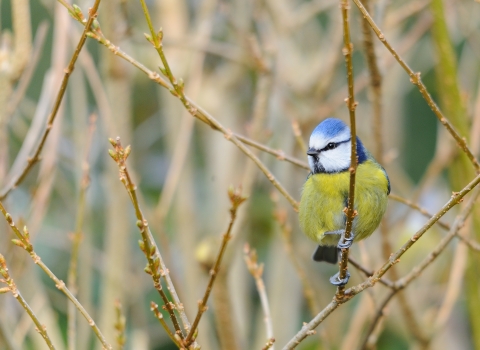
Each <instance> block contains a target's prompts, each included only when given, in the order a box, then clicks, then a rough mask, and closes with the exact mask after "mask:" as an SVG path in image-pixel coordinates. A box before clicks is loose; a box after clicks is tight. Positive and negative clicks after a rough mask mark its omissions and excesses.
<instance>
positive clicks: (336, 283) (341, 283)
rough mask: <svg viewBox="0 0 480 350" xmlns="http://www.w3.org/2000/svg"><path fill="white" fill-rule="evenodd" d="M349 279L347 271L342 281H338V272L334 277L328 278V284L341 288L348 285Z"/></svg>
mask: <svg viewBox="0 0 480 350" xmlns="http://www.w3.org/2000/svg"><path fill="white" fill-rule="evenodd" d="M349 279H350V272H348V271H347V274H346V275H345V278H344V279H340V272H337V273H336V274H335V275H333V276H332V277H330V283H331V284H333V285H334V286H337V287H343V286H344V285H346V284H347V283H348V280H349Z"/></svg>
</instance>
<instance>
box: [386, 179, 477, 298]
mask: <svg viewBox="0 0 480 350" xmlns="http://www.w3.org/2000/svg"><path fill="white" fill-rule="evenodd" d="M477 177H478V176H477ZM479 194H480V190H479V189H478V188H477V189H475V191H473V193H472V196H471V197H470V199H469V200H468V202H467V204H466V205H465V208H464V209H463V210H462V211H461V212H460V214H458V215H457V217H456V218H455V221H454V222H453V224H452V227H451V228H450V231H449V232H448V234H447V235H446V236H445V237H443V239H442V240H441V241H440V243H439V244H438V245H437V246H436V247H435V249H434V250H433V251H432V252H430V254H428V256H427V257H426V258H425V259H424V260H423V261H422V262H421V263H420V264H419V265H417V266H416V267H414V268H413V269H412V270H411V271H410V272H409V273H408V274H407V275H406V276H404V277H403V278H401V279H400V280H398V281H396V282H395V286H396V287H397V288H402V289H403V288H405V287H406V286H407V285H408V284H409V283H410V282H411V281H412V280H413V279H415V278H417V277H418V276H419V275H420V273H421V272H422V271H423V270H425V269H426V268H427V267H428V266H429V265H430V264H431V263H432V262H433V261H434V260H435V259H436V258H437V257H438V256H439V255H440V253H441V252H442V251H443V250H444V249H445V248H446V247H447V245H448V243H450V241H451V240H452V239H453V238H454V237H455V236H456V235H458V231H459V230H460V229H461V228H462V227H463V225H464V223H465V220H466V219H467V217H468V215H469V214H470V213H471V211H472V209H473V205H474V204H475V201H476V200H477V198H478V195H479Z"/></svg>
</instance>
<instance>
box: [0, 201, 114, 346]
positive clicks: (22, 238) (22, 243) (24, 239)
mask: <svg viewBox="0 0 480 350" xmlns="http://www.w3.org/2000/svg"><path fill="white" fill-rule="evenodd" d="M0 211H1V212H2V214H3V216H4V217H5V220H6V221H7V223H8V225H9V226H10V227H11V228H12V230H13V233H14V234H15V235H16V236H17V239H13V240H12V242H13V243H14V244H15V245H17V246H19V247H20V248H22V249H24V250H25V251H27V252H28V253H29V254H30V257H31V258H32V260H33V262H34V263H35V264H37V265H38V266H40V268H41V269H42V270H43V272H45V273H46V274H47V276H48V277H50V279H52V280H53V281H54V282H55V286H56V287H57V288H58V289H59V290H61V291H62V292H63V294H65V295H66V296H67V298H68V299H70V301H71V302H72V303H73V304H74V305H75V307H76V308H77V309H78V311H80V313H81V314H82V315H83V317H84V318H85V319H86V320H87V322H88V324H89V325H90V327H92V329H93V332H94V333H95V335H96V336H97V338H98V339H99V340H100V342H101V343H102V345H103V347H104V348H105V349H108V350H111V349H112V346H111V345H110V344H109V343H107V340H106V339H105V337H104V336H103V334H102V332H101V331H100V329H99V328H98V327H97V325H96V324H95V321H94V320H93V319H92V317H91V316H90V315H89V314H88V312H87V310H85V308H84V307H83V305H82V304H80V302H79V301H78V300H77V299H76V298H75V296H74V295H73V293H72V292H71V291H70V290H69V289H68V288H67V287H66V286H65V282H63V281H62V280H60V279H58V278H57V276H55V274H54V273H53V272H52V271H51V270H50V269H49V268H48V267H47V265H45V263H44V262H43V261H42V260H41V259H40V257H39V256H38V255H37V253H36V252H35V250H34V249H33V245H32V244H31V242H30V233H29V232H28V229H27V227H26V226H25V227H24V228H23V232H21V231H20V230H19V229H18V227H17V226H15V223H14V222H13V218H12V216H11V215H10V214H9V213H7V211H6V210H5V207H4V206H3V204H2V202H0Z"/></svg>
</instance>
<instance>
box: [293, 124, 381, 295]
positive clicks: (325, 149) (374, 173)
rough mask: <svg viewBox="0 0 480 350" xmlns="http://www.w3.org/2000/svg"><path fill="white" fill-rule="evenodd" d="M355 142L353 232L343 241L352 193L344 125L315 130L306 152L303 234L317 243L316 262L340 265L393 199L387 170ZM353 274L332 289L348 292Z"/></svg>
mask: <svg viewBox="0 0 480 350" xmlns="http://www.w3.org/2000/svg"><path fill="white" fill-rule="evenodd" d="M356 141H357V147H356V150H357V160H358V163H357V170H356V177H355V198H354V210H356V214H357V215H356V216H355V218H354V219H353V225H352V232H351V234H350V237H349V238H348V239H345V237H344V234H345V224H346V214H345V213H346V211H345V208H346V207H347V206H348V195H349V187H350V171H349V168H350V166H351V163H350V159H351V132H350V128H349V127H348V126H347V125H346V124H345V123H344V122H343V121H341V120H340V119H336V118H327V119H325V120H323V121H322V122H321V123H320V124H318V125H317V127H316V128H315V129H314V130H313V132H312V134H311V136H310V141H309V144H308V146H309V148H308V151H307V156H308V164H309V167H310V173H309V175H308V176H307V180H306V181H305V184H304V185H303V189H302V195H301V199H300V206H299V223H300V228H301V229H302V231H303V232H304V233H305V234H306V235H307V236H308V237H309V238H310V239H312V240H313V241H315V242H316V243H318V247H317V249H316V250H315V252H314V254H313V256H312V258H313V260H314V261H325V262H328V263H332V264H336V263H337V262H338V252H339V251H341V249H345V248H349V247H350V246H351V245H352V242H353V241H360V240H362V239H365V238H367V237H368V236H370V235H371V234H372V233H373V231H375V229H376V228H377V227H378V225H379V224H380V222H381V220H382V217H383V215H384V214H385V211H386V208H387V202H388V195H389V194H390V179H389V178H388V175H387V172H386V171H385V169H384V168H383V167H382V166H381V165H380V164H379V163H378V162H377V161H376V160H375V158H374V157H373V156H372V155H371V154H370V152H369V151H368V150H367V149H366V148H365V146H364V145H363V143H362V142H361V141H360V138H358V137H356ZM349 277H350V274H349V273H348V272H347V274H346V277H345V278H343V279H341V278H340V275H339V273H337V274H335V275H334V276H332V277H331V278H330V283H332V284H333V285H336V286H344V285H345V284H347V283H348V279H349Z"/></svg>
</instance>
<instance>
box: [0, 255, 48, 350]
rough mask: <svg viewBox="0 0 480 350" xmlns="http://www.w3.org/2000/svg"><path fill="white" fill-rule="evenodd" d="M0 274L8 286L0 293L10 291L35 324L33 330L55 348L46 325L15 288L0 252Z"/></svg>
mask: <svg viewBox="0 0 480 350" xmlns="http://www.w3.org/2000/svg"><path fill="white" fill-rule="evenodd" d="M0 275H1V276H2V277H3V278H4V279H0V282H3V283H5V284H6V285H7V286H8V287H6V288H0V294H2V293H7V292H10V293H12V295H13V296H14V298H15V299H17V301H18V302H19V303H20V305H21V306H22V307H23V308H24V309H25V311H26V312H27V314H28V316H30V318H31V319H32V321H33V323H35V326H36V328H35V330H36V331H37V332H38V333H39V334H40V335H41V336H42V338H43V340H45V343H47V346H48V348H49V349H53V350H55V347H54V346H53V344H52V341H51V340H50V337H49V336H48V333H47V329H46V327H45V326H44V325H42V324H41V323H40V321H39V320H38V318H37V315H35V313H34V312H33V310H32V308H31V307H30V305H28V303H27V301H26V300H25V299H23V297H22V295H21V294H20V291H19V290H18V289H17V286H16V284H15V282H14V281H13V279H12V278H11V277H10V274H9V273H8V268H7V263H6V262H5V258H4V257H3V255H2V254H0Z"/></svg>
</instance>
